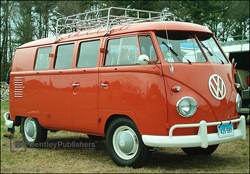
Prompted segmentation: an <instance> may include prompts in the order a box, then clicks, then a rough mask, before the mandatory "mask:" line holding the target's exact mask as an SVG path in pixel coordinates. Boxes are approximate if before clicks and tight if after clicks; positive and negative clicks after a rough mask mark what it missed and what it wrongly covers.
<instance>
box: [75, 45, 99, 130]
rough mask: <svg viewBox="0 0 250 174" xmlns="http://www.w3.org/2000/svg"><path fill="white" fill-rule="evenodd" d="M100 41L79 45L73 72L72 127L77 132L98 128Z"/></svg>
mask: <svg viewBox="0 0 250 174" xmlns="http://www.w3.org/2000/svg"><path fill="white" fill-rule="evenodd" d="M99 45H100V40H93V41H85V42H82V43H80V46H79V55H78V58H77V62H76V69H74V70H73V74H74V75H73V84H72V87H73V92H72V114H73V126H74V128H76V129H78V130H91V131H97V130H99V128H98V110H97V104H98V100H97V99H98V67H97V59H98V56H99ZM90 50H91V51H90Z"/></svg>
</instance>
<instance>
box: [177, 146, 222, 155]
mask: <svg viewBox="0 0 250 174" xmlns="http://www.w3.org/2000/svg"><path fill="white" fill-rule="evenodd" d="M218 146H219V145H218V144H216V145H211V146H208V147H207V148H205V149H204V148H201V147H191V148H182V150H183V151H184V152H185V153H186V154H187V155H211V154H212V153H213V152H214V151H215V150H216V149H217V147H218Z"/></svg>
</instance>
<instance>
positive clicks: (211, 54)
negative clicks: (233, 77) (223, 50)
mask: <svg viewBox="0 0 250 174" xmlns="http://www.w3.org/2000/svg"><path fill="white" fill-rule="evenodd" d="M201 45H202V46H203V47H204V48H205V49H206V50H207V51H208V53H209V54H210V56H213V53H212V52H211V51H210V50H209V49H208V47H206V46H205V45H204V44H203V43H202V42H201ZM215 57H216V58H217V59H219V60H220V61H221V63H222V64H224V62H223V61H222V60H221V59H220V58H219V57H217V56H215Z"/></svg>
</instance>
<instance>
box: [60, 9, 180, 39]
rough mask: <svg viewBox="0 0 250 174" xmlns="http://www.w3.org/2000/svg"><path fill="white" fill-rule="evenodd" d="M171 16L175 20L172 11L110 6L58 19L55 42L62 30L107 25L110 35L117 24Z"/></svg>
mask: <svg viewBox="0 0 250 174" xmlns="http://www.w3.org/2000/svg"><path fill="white" fill-rule="evenodd" d="M171 18H172V20H175V16H174V15H173V14H171V13H165V12H155V11H146V10H138V9H127V8H119V7H110V8H105V9H100V10H94V11H89V12H85V13H79V14H76V15H71V16H66V17H62V18H59V19H57V23H56V41H55V42H57V41H58V40H59V35H60V33H61V32H62V31H64V33H69V32H79V31H82V30H90V29H98V28H99V29H101V28H104V27H107V28H106V34H105V35H108V34H109V33H110V30H111V28H112V27H113V26H116V25H125V24H132V23H139V22H153V21H166V20H171Z"/></svg>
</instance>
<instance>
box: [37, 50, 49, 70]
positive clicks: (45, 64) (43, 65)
mask: <svg viewBox="0 0 250 174" xmlns="http://www.w3.org/2000/svg"><path fill="white" fill-rule="evenodd" d="M51 51H52V47H46V48H39V49H38V51H37V55H36V64H35V70H41V69H49V63H50V57H49V54H50V53H51Z"/></svg>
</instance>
